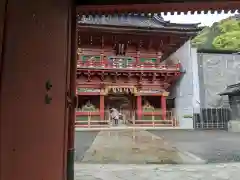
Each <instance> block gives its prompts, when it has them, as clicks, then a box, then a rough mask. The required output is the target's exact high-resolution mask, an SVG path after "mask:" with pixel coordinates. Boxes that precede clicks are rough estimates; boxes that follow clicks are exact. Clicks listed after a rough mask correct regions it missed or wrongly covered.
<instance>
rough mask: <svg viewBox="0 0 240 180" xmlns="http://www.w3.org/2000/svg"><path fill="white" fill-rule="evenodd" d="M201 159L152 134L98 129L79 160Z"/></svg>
mask: <svg viewBox="0 0 240 180" xmlns="http://www.w3.org/2000/svg"><path fill="white" fill-rule="evenodd" d="M200 161H201V160H200ZM200 161H199V159H196V158H195V157H192V156H189V154H186V153H184V152H180V151H179V150H178V149H176V148H173V146H172V145H171V144H170V143H168V142H167V141H165V140H163V139H162V138H161V137H158V136H156V135H154V134H152V133H149V132H147V131H144V130H128V129H127V130H112V131H100V132H99V133H98V135H97V136H96V138H95V140H94V142H93V143H92V145H91V147H90V148H89V149H88V150H87V151H86V152H85V154H84V156H83V159H82V160H81V163H99V164H106V163H107V164H108V163H114V164H179V163H201V162H200Z"/></svg>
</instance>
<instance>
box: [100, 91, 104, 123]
mask: <svg viewBox="0 0 240 180" xmlns="http://www.w3.org/2000/svg"><path fill="white" fill-rule="evenodd" d="M100 119H101V120H104V95H100Z"/></svg>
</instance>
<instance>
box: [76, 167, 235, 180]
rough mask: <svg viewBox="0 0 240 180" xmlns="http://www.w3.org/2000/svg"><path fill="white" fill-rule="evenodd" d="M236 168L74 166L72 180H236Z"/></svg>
mask: <svg viewBox="0 0 240 180" xmlns="http://www.w3.org/2000/svg"><path fill="white" fill-rule="evenodd" d="M239 177H240V164H238V163H229V164H204V165H111V164H105V165H101V164H75V180H162V179H163V180H239Z"/></svg>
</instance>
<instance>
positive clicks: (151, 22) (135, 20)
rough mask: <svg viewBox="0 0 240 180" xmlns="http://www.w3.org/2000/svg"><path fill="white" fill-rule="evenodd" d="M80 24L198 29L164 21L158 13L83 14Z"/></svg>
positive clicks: (189, 25)
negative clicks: (149, 14)
mask: <svg viewBox="0 0 240 180" xmlns="http://www.w3.org/2000/svg"><path fill="white" fill-rule="evenodd" d="M78 23H79V24H94V25H97V24H99V25H114V26H131V27H151V28H169V29H189V30H191V29H193V30H194V29H197V28H198V25H199V24H198V23H196V24H178V23H170V22H169V21H164V19H163V17H161V16H159V15H158V14H154V15H153V16H145V15H139V14H129V15H108V16H104V15H103V16H99V15H95V16H92V15H89V16H85V15H82V16H80V17H78Z"/></svg>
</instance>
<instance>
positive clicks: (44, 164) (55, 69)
mask: <svg viewBox="0 0 240 180" xmlns="http://www.w3.org/2000/svg"><path fill="white" fill-rule="evenodd" d="M70 14H71V3H70V1H69V0H61V1H59V0H41V1H32V0H21V1H19V0H8V5H7V22H6V24H5V26H6V30H7V31H6V38H5V49H4V58H3V61H4V63H3V68H2V73H1V94H0V98H1V106H0V107H1V109H0V110H1V111H0V117H1V119H0V120H1V121H0V122H1V155H0V163H1V164H0V169H1V173H0V179H1V180H13V179H18V180H61V179H65V176H66V174H65V172H66V171H65V170H66V154H67V128H68V122H67V119H68V118H67V115H68V116H70V115H69V114H68V113H67V111H68V109H67V103H66V92H67V91H68V90H70V91H72V88H70V87H69V86H70V83H69V82H70V80H69V78H70V75H69V73H68V68H69V60H70V48H69V47H70V42H71V41H70V39H71V38H70V36H69V34H70V31H71V30H70V23H71V18H70ZM51 85H52V87H51ZM46 86H48V87H49V92H48V93H47V89H48V88H47V87H46ZM74 92H75V90H74ZM47 94H48V97H47ZM50 98H52V100H51V99H50ZM73 112H74V111H70V114H71V113H73Z"/></svg>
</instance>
